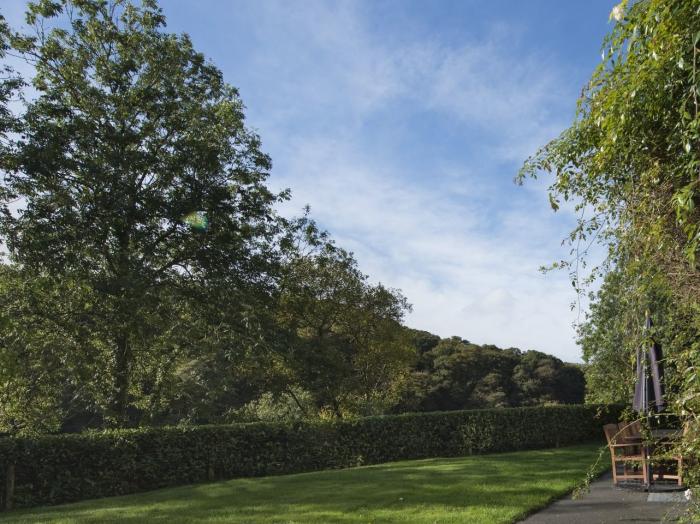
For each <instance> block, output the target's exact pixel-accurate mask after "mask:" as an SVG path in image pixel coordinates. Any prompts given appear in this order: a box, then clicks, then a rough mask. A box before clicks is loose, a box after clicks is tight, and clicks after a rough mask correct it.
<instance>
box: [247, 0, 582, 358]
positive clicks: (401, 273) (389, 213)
mask: <svg viewBox="0 0 700 524" xmlns="http://www.w3.org/2000/svg"><path fill="white" fill-rule="evenodd" d="M330 5H331V4H325V3H314V4H307V3H305V4H303V7H302V6H301V4H282V5H280V4H275V5H274V6H273V5H271V4H266V6H267V7H266V12H268V13H269V14H270V17H269V18H265V17H264V18H265V19H266V20H267V22H266V23H267V24H270V25H269V26H268V27H262V28H260V31H262V32H263V33H264V34H269V33H268V32H269V31H276V32H277V33H275V34H277V35H279V34H283V35H284V36H283V37H282V38H281V43H278V44H277V45H278V46H279V47H278V48H279V49H282V48H284V52H282V53H281V54H278V55H275V56H270V55H269V54H263V55H262V57H261V58H260V60H261V61H263V62H265V63H264V64H263V65H261V68H262V69H261V71H260V74H263V73H264V74H268V73H269V74H279V75H280V76H279V78H281V79H283V81H282V82H281V84H284V86H283V87H281V88H280V91H276V92H277V95H278V96H279V97H280V98H279V99H278V102H279V100H284V102H285V104H286V107H285V109H284V112H283V115H281V114H280V113H277V112H275V111H273V110H272V111H268V109H269V108H265V107H262V108H259V109H256V111H255V113H256V117H255V122H256V123H258V124H260V130H261V134H262V136H263V139H264V142H265V143H266V144H267V146H268V149H269V150H270V152H271V154H272V156H273V159H274V160H275V169H273V179H272V181H273V183H275V184H277V185H279V186H284V187H287V186H288V187H291V188H292V190H293V194H294V199H293V202H292V204H291V205H290V206H291V208H292V209H294V210H297V209H299V208H300V207H301V206H302V205H303V204H304V203H309V204H310V205H311V207H312V214H313V215H314V216H315V217H317V218H318V219H319V220H320V222H321V223H322V224H323V225H324V226H325V227H327V228H328V229H329V230H330V231H331V233H332V234H333V235H334V236H335V237H336V238H337V239H338V241H339V243H340V244H341V245H343V246H345V247H347V248H349V249H351V250H353V251H354V252H355V253H356V254H357V257H358V259H359V261H360V264H361V267H362V268H363V270H364V271H366V272H367V273H369V274H370V276H371V277H372V279H373V280H375V281H377V280H378V281H382V282H383V283H385V284H387V285H389V286H392V287H398V288H401V289H402V290H403V291H404V293H405V294H406V295H407V297H408V298H409V300H410V302H411V303H413V305H414V311H413V313H412V314H411V315H410V316H409V317H408V319H407V323H408V324H409V325H411V326H412V327H416V328H421V329H427V330H430V331H433V332H436V333H438V334H440V335H442V336H450V335H460V336H463V337H465V338H467V339H469V340H472V341H474V342H479V343H495V344H498V345H501V346H518V347H520V348H522V349H539V350H542V351H547V352H550V353H554V354H556V355H558V356H560V357H562V358H565V359H567V360H578V358H579V353H578V349H577V348H576V347H575V344H574V342H573V336H574V331H573V329H572V327H571V324H572V322H573V321H574V320H575V319H576V312H572V311H571V310H570V308H569V305H570V303H571V301H572V299H574V298H575V297H574V295H573V291H572V288H571V285H570V283H569V282H568V278H567V276H566V275H563V274H549V275H542V274H540V273H539V271H538V268H539V267H540V266H541V265H542V264H547V263H549V262H551V261H553V260H555V259H557V258H560V257H561V256H562V255H564V254H565V253H562V251H561V249H560V247H559V246H560V240H561V238H562V237H563V236H564V234H565V232H566V230H567V227H568V226H569V225H570V221H571V217H570V216H568V215H567V213H566V212H565V213H564V214H563V215H564V216H563V218H564V220H562V217H561V216H559V217H557V216H554V215H552V214H551V212H550V211H549V208H548V204H547V200H546V196H545V194H544V186H543V184H542V183H541V182H538V183H537V184H535V185H534V186H530V187H528V188H525V189H522V190H521V193H520V194H517V195H516V196H513V195H512V194H510V193H509V194H507V195H505V196H502V195H500V194H499V192H501V191H502V188H501V186H500V185H497V184H495V182H494V180H493V178H494V177H495V176H498V177H500V178H501V180H502V177H503V173H502V171H504V170H506V171H507V170H509V169H510V170H512V171H510V172H506V173H505V176H506V177H507V178H509V179H510V178H512V176H513V175H514V174H515V169H516V167H515V166H517V162H519V161H521V160H523V159H524V157H525V156H527V154H530V153H532V152H533V151H534V149H536V147H537V146H539V145H542V144H543V143H544V142H546V141H547V140H549V139H550V138H552V137H553V136H556V134H557V132H558V130H559V129H561V128H562V127H563V122H565V121H566V117H568V116H569V115H565V116H564V118H563V119H561V118H560V115H559V114H558V113H557V111H556V109H558V108H560V107H561V106H562V100H561V89H560V88H558V86H559V85H560V78H559V77H558V75H557V71H556V70H554V69H552V68H551V67H549V66H548V64H547V61H546V60H545V59H543V58H542V57H538V56H533V55H524V56H523V55H522V54H519V52H518V49H517V46H516V45H515V44H514V41H513V40H512V39H510V40H507V39H506V38H504V37H503V36H502V35H503V33H502V32H501V31H502V29H501V30H496V31H494V33H493V34H492V35H491V36H490V37H489V38H488V39H486V40H485V41H481V42H470V41H466V42H462V43H461V44H460V45H459V46H457V47H454V46H453V47H450V46H447V45H444V44H440V43H437V42H434V41H433V42H423V41H417V42H414V43H412V44H411V45H409V46H405V45H402V46H396V47H392V46H391V45H389V44H387V43H386V42H385V41H383V40H382V39H381V38H380V36H378V35H377V34H376V33H373V32H371V31H370V30H369V29H368V28H367V27H366V25H365V24H364V23H363V20H364V19H363V16H364V14H363V13H362V12H361V10H360V9H359V8H358V7H357V5H356V4H341V5H340V7H338V10H337V11H336V10H335V9H331V8H330V7H329V6H330ZM333 5H335V4H333ZM272 13H274V14H272ZM263 25H264V24H263ZM290 28H291V29H290ZM289 31H293V34H289ZM301 52H303V53H304V56H303V57H301V58H299V60H296V59H294V56H296V53H301ZM268 68H271V69H268ZM265 72H266V73H265ZM273 91H274V90H273ZM280 93H283V95H281V94H280ZM244 96H245V93H244ZM567 102H571V103H572V104H573V101H571V100H567ZM273 105H274V103H273ZM386 107H394V108H395V109H396V110H398V111H400V110H401V107H408V108H411V109H415V110H420V111H425V112H427V113H429V114H430V115H431V116H432V117H435V118H438V119H441V120H442V121H443V122H445V121H446V122H447V124H446V125H450V126H452V127H453V128H455V127H456V128H459V127H460V126H464V128H465V134H467V130H469V132H471V133H474V132H475V133H477V134H479V135H481V137H480V138H481V139H482V140H483V150H482V151H481V152H480V154H479V155H478V156H475V158H474V159H472V160H467V161H465V162H464V163H461V164H455V162H454V161H450V160H443V159H436V161H435V163H434V168H433V169H432V170H431V171H430V172H420V171H417V170H416V169H415V168H413V167H412V166H411V164H410V161H408V160H406V159H405V158H404V157H403V153H408V152H402V151H401V149H400V148H399V149H398V150H397V149H392V145H389V146H388V147H387V153H386V154H384V155H382V154H377V153H376V152H370V151H368V150H367V149H368V148H367V139H366V137H365V136H364V134H365V133H366V132H368V129H367V125H368V122H370V121H371V120H372V118H378V115H380V116H381V114H382V113H381V111H383V110H384V109H385V108H386ZM300 115H304V118H305V120H304V123H305V124H306V125H305V126H301V128H300V126H298V123H297V122H295V123H294V124H295V125H294V131H293V132H292V131H291V119H294V118H298V117H299V116H300ZM397 133H409V134H410V130H408V131H407V130H405V129H397ZM471 136H473V134H472V135H471ZM383 138H384V139H386V140H388V141H391V137H383Z"/></svg>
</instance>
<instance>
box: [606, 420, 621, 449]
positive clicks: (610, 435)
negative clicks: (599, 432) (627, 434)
mask: <svg viewBox="0 0 700 524" xmlns="http://www.w3.org/2000/svg"><path fill="white" fill-rule="evenodd" d="M603 431H604V432H605V438H606V439H608V445H611V444H614V443H615V440H616V439H617V438H618V433H619V431H620V428H618V427H617V424H605V425H604V426H603Z"/></svg>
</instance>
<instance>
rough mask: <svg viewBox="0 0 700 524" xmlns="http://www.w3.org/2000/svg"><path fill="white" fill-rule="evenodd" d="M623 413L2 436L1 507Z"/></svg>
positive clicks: (572, 430)
mask: <svg viewBox="0 0 700 524" xmlns="http://www.w3.org/2000/svg"><path fill="white" fill-rule="evenodd" d="M619 413H620V408H619V407H615V406H590V405H586V406H580V405H568V406H551V407H550V406H547V407H533V408H502V409H488V410H473V411H450V412H436V413H411V414H403V415H392V416H381V417H368V418H360V419H354V420H338V421H327V422H305V423H296V424H276V423H254V424H235V425H217V426H211V425H210V426H194V427H166V428H144V429H130V430H112V431H104V432H91V433H81V434H66V435H46V436H40V437H36V438H11V437H6V438H1V439H0V466H1V467H2V471H3V472H5V475H4V476H5V477H6V478H5V482H6V484H7V482H8V480H11V479H10V478H8V474H7V472H10V473H11V472H12V470H13V469H14V495H13V496H12V500H11V501H3V505H2V507H10V506H12V507H30V506H36V505H43V504H57V503H61V502H70V501H78V500H83V499H88V498H96V497H107V496H113V495H122V494H126V493H134V492H139V491H146V490H151V489H156V488H163V487H166V486H175V485H179V484H189V483H195V482H202V481H207V480H216V479H230V478H235V477H254V476H261V475H279V474H285V473H298V472H304V471H313V470H320V469H331V468H345V467H349V466H358V465H363V464H376V463H381V462H387V461H394V460H403V459H415V458H427V457H450V456H459V455H465V454H472V453H485V452H497V451H515V450H522V449H535V448H548V447H557V446H562V445H567V444H574V443H578V442H583V441H588V440H592V439H600V438H601V435H602V426H603V424H605V423H608V422H611V421H617V420H618V416H619ZM3 491H6V490H3ZM8 502H10V504H8Z"/></svg>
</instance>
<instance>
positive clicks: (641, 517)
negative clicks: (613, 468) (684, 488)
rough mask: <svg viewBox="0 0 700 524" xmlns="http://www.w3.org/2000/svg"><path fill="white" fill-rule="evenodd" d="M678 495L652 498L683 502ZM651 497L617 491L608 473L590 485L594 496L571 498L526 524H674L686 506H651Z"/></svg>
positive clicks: (553, 506)
mask: <svg viewBox="0 0 700 524" xmlns="http://www.w3.org/2000/svg"><path fill="white" fill-rule="evenodd" d="M681 495H682V492H680V493H676V494H675V495H669V494H663V495H661V494H652V495H651V498H652V499H659V498H661V499H666V500H668V498H670V497H673V496H675V497H676V498H681ZM648 499H649V494H648V493H644V492H639V491H630V490H624V489H616V488H614V487H613V485H612V476H611V475H610V474H609V473H608V474H606V475H604V476H603V477H601V478H600V479H598V480H596V481H594V482H592V483H591V492H590V493H588V494H585V495H583V496H582V497H581V498H579V499H577V500H572V499H571V497H570V496H568V497H566V498H564V499H561V500H559V501H557V502H555V503H554V504H552V505H551V506H549V507H548V508H546V509H543V510H542V511H540V512H538V513H535V514H534V515H531V516H530V517H528V518H526V519H525V520H523V521H522V523H523V524H555V523H556V524H561V523H564V524H607V523H613V522H632V523H634V522H636V523H648V522H657V523H658V522H669V521H671V522H673V521H675V520H676V518H677V516H678V515H679V514H680V513H681V511H682V510H683V508H684V507H686V506H685V504H684V503H682V502H680V503H679V502H649V501H648Z"/></svg>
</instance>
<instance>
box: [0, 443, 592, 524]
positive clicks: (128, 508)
mask: <svg viewBox="0 0 700 524" xmlns="http://www.w3.org/2000/svg"><path fill="white" fill-rule="evenodd" d="M594 453H595V446H594V445H586V446H576V447H571V448H562V449H558V450H541V451H527V452H518V453H503V454H496V455H483V456H472V457H460V458H448V459H425V460H416V461H405V462H395V463H389V464H381V465H375V466H367V467H361V468H353V469H346V470H333V471H322V472H313V473H302V474H296V475H286V476H278V477H264V478H251V479H236V480H231V481H226V482H219V483H212V484H200V485H194V486H183V487H179V488H171V489H164V490H158V491H153V492H148V493H141V494H136V495H128V496H123V497H114V498H108V499H100V500H93V501H87V502H82V503H77V504H69V505H64V506H56V507H52V508H41V509H38V510H33V511H21V512H14V513H11V514H7V515H6V518H7V522H47V521H48V522H51V521H53V522H61V521H64V522H108V521H116V520H118V521H119V522H144V521H148V522H164V521H170V522H256V523H257V522H299V523H302V522H303V523H313V522H374V521H377V522H402V521H403V522H434V521H438V522H449V521H452V520H455V521H469V522H479V521H484V522H489V523H495V522H512V521H513V520H515V519H516V518H518V517H522V516H524V515H525V514H527V513H529V512H531V511H532V509H533V508H539V507H542V506H544V505H545V504H547V503H548V502H550V501H551V500H553V499H554V498H557V497H559V496H561V495H562V494H564V493H566V492H567V491H569V490H570V489H571V488H573V486H574V485H575V484H576V483H577V482H578V481H580V480H581V479H582V478H583V476H584V474H585V471H586V469H587V467H588V466H589V464H590V462H591V460H592V458H593V456H594Z"/></svg>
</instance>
